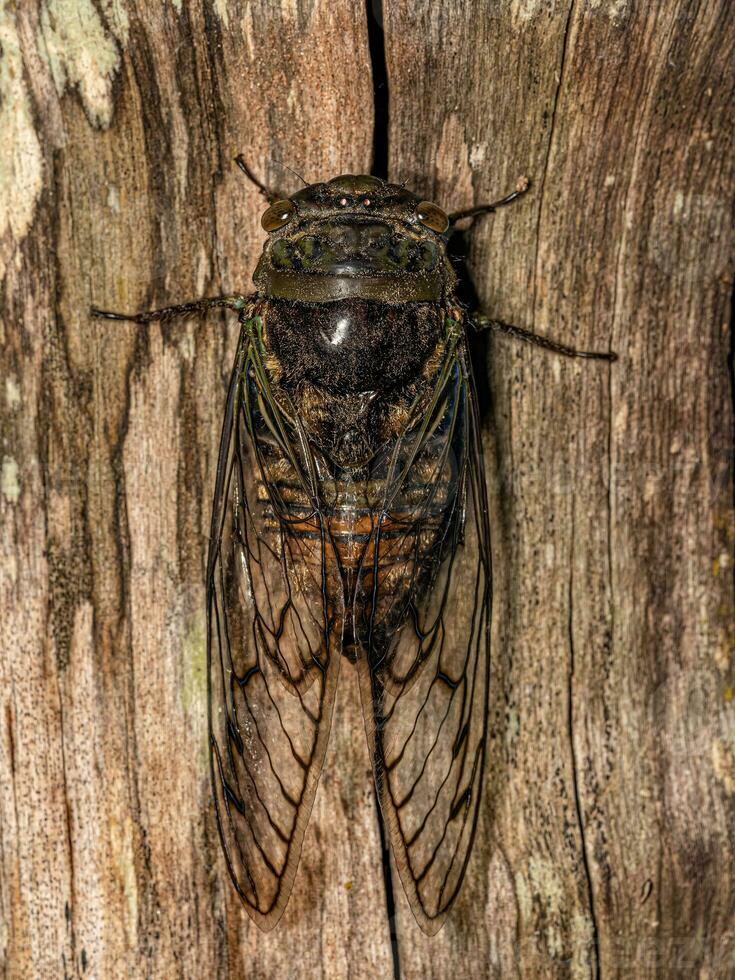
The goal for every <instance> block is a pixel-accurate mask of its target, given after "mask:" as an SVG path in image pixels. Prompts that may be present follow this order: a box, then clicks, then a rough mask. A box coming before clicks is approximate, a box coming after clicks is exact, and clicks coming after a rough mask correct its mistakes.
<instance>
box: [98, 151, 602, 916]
mask: <svg viewBox="0 0 735 980" xmlns="http://www.w3.org/2000/svg"><path fill="white" fill-rule="evenodd" d="M238 162H239V163H240V165H241V167H242V169H244V170H245V171H246V173H249V171H247V168H246V167H245V165H244V163H243V162H242V161H241V160H239V161H238ZM253 179H254V178H253ZM256 183H258V182H257V181H256ZM258 186H260V187H261V189H262V190H263V192H264V193H266V194H267V191H266V189H265V188H263V187H262V185H260V184H258ZM526 186H527V184H526V182H522V183H520V184H519V186H518V187H517V189H516V190H515V191H514V192H513V193H512V194H509V195H508V196H507V197H505V198H503V199H502V200H501V201H498V202H495V204H489V205H484V206H481V207H478V208H473V209H469V210H467V211H461V212H455V213H454V214H449V215H447V214H446V213H445V212H444V211H442V210H441V208H439V207H438V206H437V205H435V204H432V203H430V202H428V201H421V200H419V199H418V198H417V197H416V196H415V195H414V194H412V193H411V192H410V191H408V190H405V189H404V188H403V187H400V186H397V185H395V184H390V183H387V182H385V181H383V180H380V179H377V178H375V177H367V176H341V177H336V178H334V179H333V180H330V181H329V182H328V183H319V184H313V185H310V186H306V187H305V188H304V189H302V190H300V191H299V192H298V193H296V194H294V195H292V196H291V197H290V198H287V199H275V197H276V196H275V195H268V196H269V207H268V209H267V210H266V211H265V213H264V214H263V218H262V224H263V228H264V229H265V231H266V232H268V238H267V240H266V242H265V245H264V248H263V254H262V257H261V259H260V261H259V263H258V266H257V269H256V271H255V274H254V276H253V280H254V283H255V285H256V287H257V292H255V293H254V294H252V295H247V296H246V295H242V296H240V295H238V296H225V297H219V298H215V299H204V300H197V301H195V302H191V303H186V304H184V305H180V306H172V307H168V308H166V309H163V310H157V311H155V312H151V313H143V314H140V315H137V316H130V317H124V318H125V319H131V320H135V321H136V322H139V323H148V322H151V321H154V320H168V319H170V318H173V317H177V316H181V315H186V314H194V313H198V312H200V311H203V310H207V309H212V308H215V307H227V308H230V309H232V310H235V311H237V312H238V314H239V318H240V323H241V332H240V340H239V343H238V347H237V354H236V356H235V365H234V368H233V371H232V379H231V382H230V386H229V394H228V396H227V403H226V406H225V412H224V423H223V430H222V443H221V448H220V454H219V463H218V467H217V479H216V487H215V492H214V503H213V507H212V531H211V544H210V550H209V561H208V566H207V602H208V622H209V645H208V662H209V734H210V757H211V775H212V786H213V791H214V799H215V803H216V810H217V819H218V823H219V829H220V834H221V839H222V846H223V848H224V853H225V856H226V859H227V865H228V868H229V871H230V875H231V876H232V880H233V882H234V884H235V887H236V888H237V891H238V893H239V895H240V897H241V899H242V901H243V902H244V904H245V906H246V908H247V911H248V912H249V914H250V916H251V917H252V918H253V919H254V920H255V922H256V923H257V924H258V925H259V926H260V927H261V928H262V929H270V928H272V927H273V926H274V925H275V924H276V923H277V922H278V920H279V918H280V916H281V915H282V913H283V910H284V907H285V906H286V903H287V902H288V898H289V895H290V892H291V887H292V884H293V881H294V876H295V874H296V868H297V865H298V862H299V856H300V852H301V846H302V841H303V838H304V832H305V830H306V825H307V821H308V819H309V814H310V812H311V809H312V804H313V802H314V795H315V793H316V788H317V782H318V780H319V773H320V770H321V767H322V762H323V760H324V755H325V751H326V748H327V740H328V738H329V727H330V719H331V715H332V707H333V704H334V698H335V691H336V688H337V681H338V676H339V672H340V668H341V666H342V664H343V661H348V662H349V664H350V665H351V666H350V669H352V668H354V669H356V670H357V673H358V677H359V686H360V693H361V701H362V711H363V715H364V720H365V730H366V733H367V740H368V745H369V750H370V755H371V758H372V765H373V772H374V777H375V785H376V789H377V795H378V799H379V802H380V810H381V812H382V819H383V821H384V824H385V826H386V827H387V833H388V837H389V839H390V842H391V845H392V850H393V855H394V858H395V863H396V866H397V868H398V871H399V873H400V876H401V880H402V882H403V887H404V889H405V892H406V895H407V896H408V900H409V902H410V904H411V908H412V909H413V911H414V914H415V916H416V919H417V920H418V923H419V925H420V926H421V928H422V929H424V930H425V931H426V932H427V933H434V932H436V931H437V930H438V929H439V927H440V926H441V924H442V921H443V919H444V917H445V915H446V913H447V910H448V909H449V907H450V906H451V904H452V902H453V900H454V899H455V897H456V895H457V893H458V891H459V889H460V886H461V884H462V879H463V877H464V874H465V870H466V868H467V862H468V859H469V855H470V851H471V848H472V841H473V838H474V835H475V830H476V827H477V820H478V814H479V809H480V800H481V789H482V779H483V768H484V763H485V751H486V743H487V704H488V682H489V671H490V619H491V600H492V577H491V560H490V557H491V555H490V528H489V523H488V506H487V496H486V487H485V476H484V470H483V461H482V448H481V442H480V430H479V422H478V409H477V400H476V396H475V388H474V382H473V377H472V369H471V365H470V359H469V354H468V339H467V335H468V327H469V325H470V324H469V321H468V318H467V316H466V314H465V311H464V309H463V308H462V306H461V305H460V303H459V302H458V299H457V296H456V288H457V278H456V274H455V272H454V270H453V266H452V264H451V263H450V261H449V259H448V255H447V247H446V246H447V238H448V234H449V231H450V229H451V228H452V226H453V224H454V222H456V221H457V220H459V219H461V218H468V217H473V216H475V215H477V214H481V213H483V212H489V211H493V210H494V209H495V208H496V207H498V206H500V205H505V204H508V203H510V202H511V201H512V200H514V199H515V198H517V197H518V196H519V195H520V194H521V193H522V192H523V191H524V190H525V189H526ZM94 312H95V315H98V316H106V317H113V318H119V317H121V316H122V315H121V314H113V313H103V312H101V311H94ZM474 324H475V326H478V325H479V326H480V327H495V328H498V329H501V330H504V331H506V332H509V333H512V334H514V335H516V336H518V337H520V338H522V339H525V340H530V341H532V342H534V343H539V344H541V346H544V347H547V348H549V349H551V350H555V351H557V352H558V353H562V354H567V355H571V356H577V355H579V356H588V357H598V358H603V359H611V358H612V357H613V355H611V354H594V353H588V352H577V351H573V350H571V349H570V348H566V347H563V346H561V345H559V344H555V343H553V342H551V341H548V340H546V339H544V338H541V337H536V336H535V335H533V334H529V333H527V332H526V331H524V330H521V329H519V328H517V327H511V326H508V325H505V324H501V323H498V322H497V321H490V320H488V319H487V318H482V317H477V318H475V319H474Z"/></svg>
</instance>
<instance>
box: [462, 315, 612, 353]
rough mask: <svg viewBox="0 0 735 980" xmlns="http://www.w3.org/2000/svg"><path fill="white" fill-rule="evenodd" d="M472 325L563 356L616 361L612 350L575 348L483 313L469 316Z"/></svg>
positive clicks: (477, 328) (479, 329)
mask: <svg viewBox="0 0 735 980" xmlns="http://www.w3.org/2000/svg"><path fill="white" fill-rule="evenodd" d="M471 320H472V325H473V326H474V328H475V329H476V330H478V331H481V330H497V332H498V333H504V334H507V335H508V336H509V337H514V338H515V339H516V340H522V341H523V342H524V343H526V344H534V345H535V346H536V347H543V348H544V349H545V350H550V351H553V352H554V353H555V354H562V355H563V356H564V357H586V358H589V359H590V360H594V361H617V359H618V355H617V354H616V353H615V352H614V351H592V350H575V349H574V347H567V346H566V344H559V343H557V342H556V341H555V340H549V339H548V338H547V337H541V336H539V335H538V334H536V333H531V331H530V330H524V329H523V327H516V326H514V325H513V324H512V323H503V322H502V321H501V320H493V319H491V318H490V317H489V316H484V315H483V314H478V315H475V316H473V317H472V318H471Z"/></svg>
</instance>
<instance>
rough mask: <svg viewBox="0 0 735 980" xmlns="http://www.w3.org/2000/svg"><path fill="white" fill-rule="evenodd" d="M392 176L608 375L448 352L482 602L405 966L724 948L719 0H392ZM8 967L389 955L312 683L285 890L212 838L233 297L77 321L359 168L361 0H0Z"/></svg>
mask: <svg viewBox="0 0 735 980" xmlns="http://www.w3.org/2000/svg"><path fill="white" fill-rule="evenodd" d="M372 6H373V9H374V10H375V11H376V12H377V13H378V15H379V17H380V19H382V22H383V27H384V37H380V36H379V37H378V40H379V41H380V42H383V41H384V44H385V53H386V61H387V68H388V92H387V94H388V97H389V111H390V118H389V128H388V133H387V138H388V154H389V176H390V177H391V178H394V179H398V180H401V181H402V180H407V181H408V184H409V185H410V186H412V187H413V188H414V189H415V190H416V191H417V192H420V193H421V194H426V195H427V196H430V197H432V198H433V199H435V200H437V201H438V203H440V204H443V205H445V206H447V207H453V208H459V207H464V206H468V205H470V204H472V203H475V202H481V201H483V200H487V199H488V198H493V197H498V196H500V195H502V194H503V193H505V192H506V191H508V190H510V189H511V188H512V186H513V185H514V183H515V181H516V179H517V178H518V177H519V176H520V175H521V174H527V175H528V176H529V177H530V178H531V180H532V182H533V187H532V191H531V193H530V194H528V195H527V196H526V197H525V198H524V199H523V200H522V201H521V202H519V203H518V204H516V205H514V206H513V207H511V208H509V209H508V210H507V211H504V212H502V213H499V214H498V215H496V216H493V217H490V218H483V219H481V220H480V221H478V222H476V226H475V227H474V228H473V229H472V231H471V233H469V235H468V238H467V241H468V242H469V243H470V245H469V254H468V268H469V270H470V272H471V274H472V277H473V281H474V284H475V288H476V289H477V292H478V296H479V299H480V302H481V305H482V307H483V309H484V310H486V311H488V312H491V313H492V314H493V315H495V316H497V317H499V318H502V319H505V320H508V321H510V322H515V323H518V324H519V325H520V326H524V327H528V328H532V329H535V330H536V331H538V332H539V333H548V334H549V335H550V336H553V337H555V338H556V339H558V340H561V341H564V342H568V343H569V342H570V343H574V344H576V345H578V346H582V347H597V348H602V349H608V348H612V349H615V350H616V351H618V353H619V354H620V360H619V362H618V363H617V364H616V365H615V366H614V367H612V368H608V367H607V366H605V365H601V364H596V363H586V364H585V363H581V364H580V363H577V362H571V361H564V360H560V359H558V358H554V357H553V356H550V355H548V354H546V353H544V352H543V351H541V350H538V349H535V348H528V347H524V346H522V345H518V344H515V343H514V342H512V341H510V340H508V339H504V338H501V337H497V338H495V337H494V338H492V339H491V340H490V342H489V343H485V344H484V345H481V346H480V347H479V350H478V363H479V365H480V368H481V371H480V373H479V375H478V384H479V387H480V389H481V394H482V398H483V402H484V404H485V412H484V419H485V427H486V436H487V442H486V450H487V468H488V478H489V485H490V495H491V508H492V519H493V534H494V537H493V558H494V567H495V575H496V603H495V620H494V633H493V635H494V645H493V662H492V668H493V678H494V680H493V690H492V704H491V716H490V720H491V726H492V746H491V751H490V758H489V761H488V770H487V794H486V803H485V806H484V815H483V820H482V823H481V827H480V832H479V835H478V840H477V843H476V848H475V854H474V856H473V860H472V863H471V865H470V870H469V874H468V878H467V880H466V884H465V887H464V890H463V892H462V895H461V896H460V899H459V900H458V903H457V905H456V907H455V910H454V912H453V915H452V917H451V918H450V920H449V921H448V923H447V924H446V926H445V927H444V929H443V930H442V931H441V932H440V933H439V934H438V935H437V936H436V937H434V938H433V939H429V938H427V937H426V936H424V935H423V934H422V933H421V932H420V931H419V930H418V928H417V926H416V925H415V923H414V921H413V919H412V917H411V914H410V911H409V910H408V907H407V904H406V902H405V899H404V897H403V895H402V893H401V891H400V885H399V883H398V881H397V879H396V881H395V885H396V924H395V928H396V931H397V936H398V946H399V951H400V959H401V969H402V975H404V976H405V977H446V976H452V975H453V974H460V973H461V975H463V976H471V977H498V978H500V977H502V978H503V980H505V978H509V977H519V978H526V977H529V978H535V977H542V978H545V977H549V978H556V977H574V978H577V977H604V978H608V977H621V978H623V977H624V978H629V977H635V978H647V977H661V978H670V977H676V978H678V977H682V978H689V977H701V978H705V977H706V978H727V977H730V976H735V925H734V922H735V874H734V872H733V870H732V868H733V865H732V847H731V841H732V839H733V835H734V834H735V695H734V688H735V671H734V670H733V662H732V660H733V652H734V649H735V627H734V624H733V567H734V562H735V555H734V553H733V552H734V550H735V524H734V516H733V462H732V448H733V445H732V444H733V410H732V388H731V381H732V379H731V374H730V371H729V368H728V351H729V344H730V342H731V334H730V325H729V317H730V313H731V309H730V300H731V288H732V279H733V268H732V250H733V240H734V236H733V230H732V223H731V221H732V210H731V209H732V197H733V189H734V182H733V169H734V167H733V165H734V163H735V153H734V152H733V139H734V137H733V125H732V123H733V119H732V104H733V94H734V89H735V76H734V72H733V64H734V63H735V11H734V10H733V8H732V5H731V4H730V3H729V2H728V0H711V2H708V3H698V2H695V0H660V2H656V3H653V4H647V5H643V4H641V3H637V2H635V0H482V2H481V0H438V2H435V3H429V2H428V0H427V2H418V3H416V2H413V3H412V2H409V0H386V2H385V5H384V6H385V9H384V10H381V8H380V6H379V5H378V4H377V3H373V5H372ZM0 48H1V51H0V93H1V95H2V98H1V99H0V126H1V131H2V133H3V138H2V142H1V145H0V275H1V276H2V277H3V294H2V321H0V405H2V409H1V410H0V440H1V444H0V464H1V466H2V470H1V479H0V519H1V521H2V545H1V548H2V563H1V565H0V617H1V619H2V626H3V640H4V642H3V649H2V654H0V967H1V968H2V971H3V975H4V976H7V977H9V978H26V977H29V978H46V977H95V978H96V977H101V978H109V977H136V978H137V977H152V978H167V980H168V978H171V977H187V978H189V977H194V978H199V977H248V978H251V977H272V976H286V977H299V978H300V977H309V978H310V977H315V976H325V977H329V978H332V977H348V976H360V977H384V976H387V975H390V973H391V970H392V964H391V948H390V935H389V923H388V921H387V917H386V899H385V894H384V889H383V879H382V871H381V854H380V841H379V837H378V825H377V821H376V817H375V811H374V794H373V791H372V785H371V782H370V778H369V774H368V769H369V761H368V757H367V752H366V749H365V747H364V742H365V740H364V734H363V731H362V723H361V720H360V713H359V706H358V697H357V689H356V686H355V684H354V682H353V678H352V677H351V672H348V671H346V670H345V671H343V672H342V678H341V681H342V683H341V690H340V694H339V696H338V704H337V717H336V719H335V723H334V731H333V736H332V743H331V747H330V751H329V753H328V756H327V761H326V766H325V772H324V776H323V778H322V781H321V783H320V787H319V792H318V794H317V802H316V805H315V808H314V812H313V814H312V819H311V825H310V829H309V831H308V832H307V837H306V841H305V847H304V853H303V857H302V863H301V868H300V871H299V875H298V877H297V880H296V885H295V888H294V892H293V896H292V898H291V902H290V904H289V907H288V909H287V911H286V913H285V915H284V918H283V919H282V921H281V923H280V925H279V926H278V930H277V931H276V932H275V933H271V934H269V935H263V934H261V933H259V932H258V930H257V929H256V928H255V927H254V926H253V925H252V924H251V923H250V920H249V919H248V918H247V916H246V915H245V913H244V911H243V910H242V909H241V908H240V906H239V903H238V900H237V898H236V896H235V894H234V891H233V889H232V888H231V887H230V884H229V881H228V879H227V875H226V870H225V866H224V862H223V860H222V858H221V856H220V853H219V842H218V839H217V833H216V827H215V822H214V815H213V812H212V807H211V804H210V793H209V786H208V767H207V762H206V755H207V749H206V679H205V673H206V665H205V617H204V609H205V604H204V573H205V561H206V552H207V544H208V532H209V508H210V503H211V495H212V489H213V483H214V468H215V465H216V452H217V446H218V440H219V430H220V425H221V416H222V409H223V399H224V394H225V386H226V381H227V376H228V373H229V370H230V367H231V358H232V356H233V354H234V344H235V339H236V333H237V325H236V323H235V322H234V319H233V318H229V319H228V318H226V317H224V316H219V315H218V316H213V317H210V318H209V319H208V320H207V321H206V322H205V321H201V322H199V321H195V322H192V321H188V322H184V323H182V324H170V325H167V326H166V327H164V328H160V327H154V328H149V329H146V330H141V329H138V328H136V327H135V326H133V325H130V324H114V323H110V324H105V323H99V322H94V321H91V320H89V318H88V317H87V310H88V308H89V306H90V305H91V303H93V302H94V303H96V304H99V305H101V306H105V307H107V308H113V309H115V308H119V309H142V308H152V307H155V306H160V305H163V304H165V303H168V302H175V301H178V300H187V299H191V298H194V297H197V296H201V295H205V294H210V295H211V294H216V293H219V292H227V291H232V290H237V289H245V290H247V289H249V288H250V275H251V272H252V270H253V268H254V265H255V262H256V260H257V256H258V253H259V250H260V244H261V241H262V237H263V233H262V231H261V229H260V225H259V214H260V213H261V211H262V208H263V200H262V198H261V197H260V196H259V195H258V194H257V192H256V191H255V189H254V188H253V187H252V186H251V185H250V184H249V182H248V181H247V180H245V178H244V177H243V176H242V174H240V173H239V171H237V170H236V168H235V167H234V166H233V165H232V158H233V157H234V155H235V153H237V152H243V153H244V154H245V156H246V158H247V160H248V161H249V162H250V164H251V165H252V166H253V168H254V169H255V170H256V171H257V172H258V173H259V174H261V175H262V176H263V177H264V178H265V179H266V180H267V181H269V182H270V183H272V184H275V185H279V186H282V187H283V188H284V189H285V190H287V191H288V192H293V191H294V190H295V189H296V186H297V183H298V181H297V178H295V177H294V176H293V175H292V174H290V173H289V172H288V171H287V170H284V169H283V168H282V166H280V165H281V164H287V165H289V166H291V167H294V168H295V169H296V170H298V171H300V172H301V173H302V174H303V175H304V177H305V178H306V179H307V180H308V181H313V180H316V179H322V178H325V177H329V176H334V175H335V174H337V173H340V172H349V171H356V172H360V171H364V170H366V169H368V168H369V167H370V162H371V156H372V143H373V116H374V111H373V89H372V67H371V59H370V53H369V46H368V29H367V18H366V8H365V5H364V4H363V3H362V2H355V0H281V2H269V0H259V2H253V3H248V2H245V0H171V2H167V3H160V4H159V3H146V2H145V0H99V2H95V0H38V2H35V0H20V2H16V3H5V4H4V5H3V7H2V9H1V10H0Z"/></svg>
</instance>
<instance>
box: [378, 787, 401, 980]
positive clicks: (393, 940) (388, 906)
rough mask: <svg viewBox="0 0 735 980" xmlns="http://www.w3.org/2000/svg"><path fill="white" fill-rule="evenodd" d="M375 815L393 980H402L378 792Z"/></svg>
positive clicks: (391, 885)
mask: <svg viewBox="0 0 735 980" xmlns="http://www.w3.org/2000/svg"><path fill="white" fill-rule="evenodd" d="M375 813H376V815H377V818H378V831H379V833H380V854H381V859H382V864H383V883H384V885H385V910H386V914H387V916H388V928H389V929H390V950H391V956H392V957H393V980H401V957H400V954H399V951H398V933H397V932H396V903H395V898H394V895H393V875H392V873H391V868H390V848H389V846H388V838H387V837H386V833H385V821H384V820H383V814H382V813H381V810H380V802H379V801H378V796H377V791H376V795H375Z"/></svg>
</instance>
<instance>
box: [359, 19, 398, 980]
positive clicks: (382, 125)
mask: <svg viewBox="0 0 735 980" xmlns="http://www.w3.org/2000/svg"><path fill="white" fill-rule="evenodd" d="M366 9H367V28H368V46H369V52H370V66H371V70H372V75H373V160H372V166H371V169H370V173H371V174H372V175H373V176H374V177H382V178H384V179H386V178H387V177H388V124H389V114H390V104H389V100H390V93H389V91H388V68H387V62H386V57H385V33H384V30H383V3H382V0H367V4H366ZM375 789H376V792H375V813H376V816H377V820H378V830H379V833H380V852H381V861H382V865H383V884H384V891H385V912H386V916H387V919H388V929H389V932H390V948H391V956H392V959H393V977H394V980H400V976H401V958H400V954H399V950H398V933H397V931H396V905H395V895H394V890H393V874H392V872H391V866H390V848H389V846H388V839H387V836H386V833H385V822H384V820H383V814H382V813H381V810H380V802H379V798H378V792H377V786H376V788H375Z"/></svg>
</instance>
